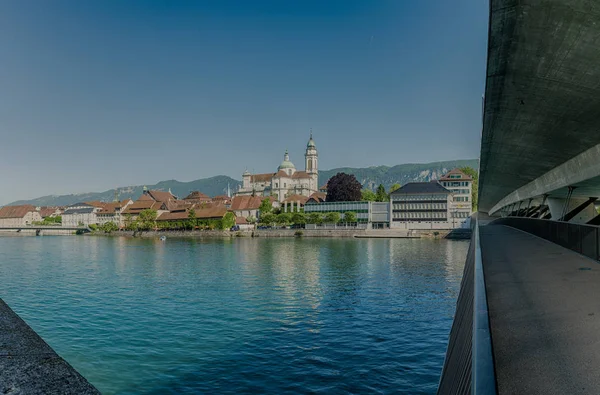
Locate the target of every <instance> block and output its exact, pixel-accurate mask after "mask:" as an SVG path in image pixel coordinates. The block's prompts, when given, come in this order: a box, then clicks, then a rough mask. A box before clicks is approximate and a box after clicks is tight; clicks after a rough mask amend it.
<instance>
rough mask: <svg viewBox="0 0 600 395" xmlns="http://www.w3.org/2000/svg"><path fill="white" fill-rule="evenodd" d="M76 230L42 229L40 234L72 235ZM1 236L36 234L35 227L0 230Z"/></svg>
mask: <svg viewBox="0 0 600 395" xmlns="http://www.w3.org/2000/svg"><path fill="white" fill-rule="evenodd" d="M74 234H75V231H73V230H65V229H60V228H59V227H57V229H42V231H41V233H40V236H70V235H74ZM0 236H36V230H35V229H23V230H21V231H20V232H17V231H16V230H0Z"/></svg>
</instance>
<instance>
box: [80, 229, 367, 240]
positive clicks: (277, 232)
mask: <svg viewBox="0 0 600 395" xmlns="http://www.w3.org/2000/svg"><path fill="white" fill-rule="evenodd" d="M357 234H365V230H360V229H359V230H341V229H338V230H305V229H264V230H262V229H261V230H254V231H252V230H246V231H239V232H231V231H228V230H202V231H167V232H161V231H158V232H142V233H137V234H136V235H135V237H143V238H157V237H161V236H165V237H192V238H204V237H206V238H211V237H219V238H223V237H225V238H228V237H298V236H302V237H354V235H357ZM90 235H94V236H109V235H107V234H105V233H100V232H97V233H90ZM110 236H127V237H133V236H134V234H133V232H131V231H125V232H114V233H111V234H110Z"/></svg>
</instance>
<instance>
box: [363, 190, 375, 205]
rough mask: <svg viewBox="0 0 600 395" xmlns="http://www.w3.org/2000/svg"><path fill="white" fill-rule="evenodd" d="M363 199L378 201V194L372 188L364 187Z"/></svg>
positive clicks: (364, 200)
mask: <svg viewBox="0 0 600 395" xmlns="http://www.w3.org/2000/svg"><path fill="white" fill-rule="evenodd" d="M360 193H361V200H362V201H363V202H375V201H377V195H375V192H373V191H372V190H370V189H363V190H362V191H361V192H360Z"/></svg>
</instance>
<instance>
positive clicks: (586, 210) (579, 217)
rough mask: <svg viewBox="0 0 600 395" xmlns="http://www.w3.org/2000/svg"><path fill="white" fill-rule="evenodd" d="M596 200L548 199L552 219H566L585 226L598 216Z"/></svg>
mask: <svg viewBox="0 0 600 395" xmlns="http://www.w3.org/2000/svg"><path fill="white" fill-rule="evenodd" d="M594 200H595V199H589V198H574V197H571V198H570V199H567V198H552V197H549V198H548V199H547V202H548V207H549V208H550V214H551V216H552V217H551V218H552V219H553V220H555V221H558V220H562V219H564V220H565V221H567V222H571V223H575V224H585V223H586V222H588V221H590V220H592V219H593V218H594V217H595V216H596V215H597V213H596V209H595V208H594V204H593V203H594ZM565 205H566V206H565Z"/></svg>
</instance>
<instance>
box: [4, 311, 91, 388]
mask: <svg viewBox="0 0 600 395" xmlns="http://www.w3.org/2000/svg"><path fill="white" fill-rule="evenodd" d="M0 392H1V393H2V394H78V395H85V394H100V392H98V390H96V388H94V387H93V386H92V385H91V384H90V383H89V382H88V381H87V380H86V379H85V378H84V377H83V376H81V375H80V374H79V373H77V371H76V370H75V369H73V367H72V366H71V365H69V364H68V363H67V362H66V361H65V360H64V359H62V358H61V357H59V356H58V355H57V354H56V352H54V350H53V349H52V348H50V346H49V345H48V344H47V343H46V342H45V341H44V340H42V338H41V337H39V336H38V334H37V333H35V332H34V331H33V329H31V327H29V325H27V324H26V323H25V321H23V320H22V319H21V317H19V316H18V315H17V314H16V313H15V312H14V311H12V310H11V309H10V307H8V306H7V305H6V303H4V302H3V301H2V299H0Z"/></svg>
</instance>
